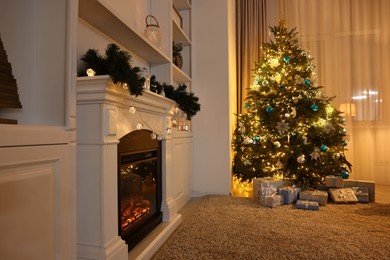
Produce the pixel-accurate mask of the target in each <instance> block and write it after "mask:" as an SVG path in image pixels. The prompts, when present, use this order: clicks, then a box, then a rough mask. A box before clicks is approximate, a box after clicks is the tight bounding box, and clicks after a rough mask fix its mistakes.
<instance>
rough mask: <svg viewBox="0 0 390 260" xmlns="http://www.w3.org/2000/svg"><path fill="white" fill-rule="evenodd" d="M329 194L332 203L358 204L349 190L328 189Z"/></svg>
mask: <svg viewBox="0 0 390 260" xmlns="http://www.w3.org/2000/svg"><path fill="white" fill-rule="evenodd" d="M329 193H330V197H331V199H332V201H333V202H334V203H358V199H357V198H356V196H355V193H354V192H353V191H352V189H351V188H342V189H329Z"/></svg>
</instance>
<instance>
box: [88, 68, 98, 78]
mask: <svg viewBox="0 0 390 260" xmlns="http://www.w3.org/2000/svg"><path fill="white" fill-rule="evenodd" d="M95 74H96V72H95V71H94V70H93V69H91V68H89V69H87V75H88V77H93V76H95Z"/></svg>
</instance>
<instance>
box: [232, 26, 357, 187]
mask: <svg viewBox="0 0 390 260" xmlns="http://www.w3.org/2000/svg"><path fill="white" fill-rule="evenodd" d="M270 29H271V32H272V34H273V38H274V39H273V40H271V41H270V42H269V43H266V44H264V45H263V57H262V58H261V59H260V60H259V61H258V62H257V63H256V68H255V72H254V77H255V84H254V86H251V89H250V91H249V95H248V98H247V99H246V103H245V111H244V112H243V113H242V114H239V115H237V127H236V129H235V131H234V136H233V144H232V145H233V149H234V161H233V176H234V177H235V178H237V180H239V181H240V182H246V181H248V182H249V181H251V180H252V179H254V178H256V177H277V178H284V179H289V180H291V181H292V182H293V183H294V184H296V185H298V186H301V187H303V188H310V187H313V188H314V187H315V186H316V185H318V184H320V183H323V181H324V179H325V176H327V175H335V176H341V177H343V178H348V176H349V171H350V170H351V164H350V163H349V162H348V161H347V159H346V157H345V154H344V150H345V146H346V145H347V135H346V130H345V128H344V120H345V119H344V117H343V115H342V113H341V112H340V111H338V110H337V109H335V108H334V107H333V106H332V105H331V101H332V100H333V97H332V98H331V97H326V96H325V95H324V93H323V91H322V90H323V87H321V86H317V84H316V73H315V71H314V69H315V68H314V65H313V64H312V60H313V59H312V58H311V57H310V54H309V53H308V52H307V51H305V50H303V49H301V47H300V44H299V41H298V38H297V34H298V33H297V32H296V29H293V30H289V29H287V28H286V26H285V23H284V22H283V21H281V22H280V23H279V25H277V26H275V27H271V28H270Z"/></svg>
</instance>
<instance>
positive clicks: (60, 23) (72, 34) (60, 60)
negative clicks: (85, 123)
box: [0, 0, 77, 259]
mask: <svg viewBox="0 0 390 260" xmlns="http://www.w3.org/2000/svg"><path fill="white" fill-rule="evenodd" d="M0 17H1V23H0V33H1V38H2V41H3V43H4V47H5V50H6V52H7V56H8V61H9V62H10V63H11V66H12V73H13V76H14V77H15V79H16V82H17V87H18V94H19V98H20V101H21V103H22V106H23V107H22V108H21V109H1V111H0V117H2V118H9V119H16V120H17V121H18V124H17V125H3V124H0V197H1V199H0V208H1V211H2V212H1V216H0V223H1V225H2V230H1V232H0V241H2V243H1V245H0V255H1V257H2V258H4V259H75V258H76V194H75V185H76V172H75V165H76V163H75V159H76V148H75V142H76V138H75V136H76V133H75V128H76V125H75V121H76V120H75V119H76V103H75V102H76V100H75V94H76V93H75V85H76V84H75V83H76V62H75V61H76V48H75V42H76V29H77V0H58V1H45V0H34V1H0Z"/></svg>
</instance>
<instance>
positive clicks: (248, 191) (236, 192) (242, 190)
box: [232, 178, 253, 198]
mask: <svg viewBox="0 0 390 260" xmlns="http://www.w3.org/2000/svg"><path fill="white" fill-rule="evenodd" d="M232 195H233V196H238V197H245V198H249V197H252V196H253V182H243V183H240V182H239V181H238V180H237V179H235V178H233V182H232Z"/></svg>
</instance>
